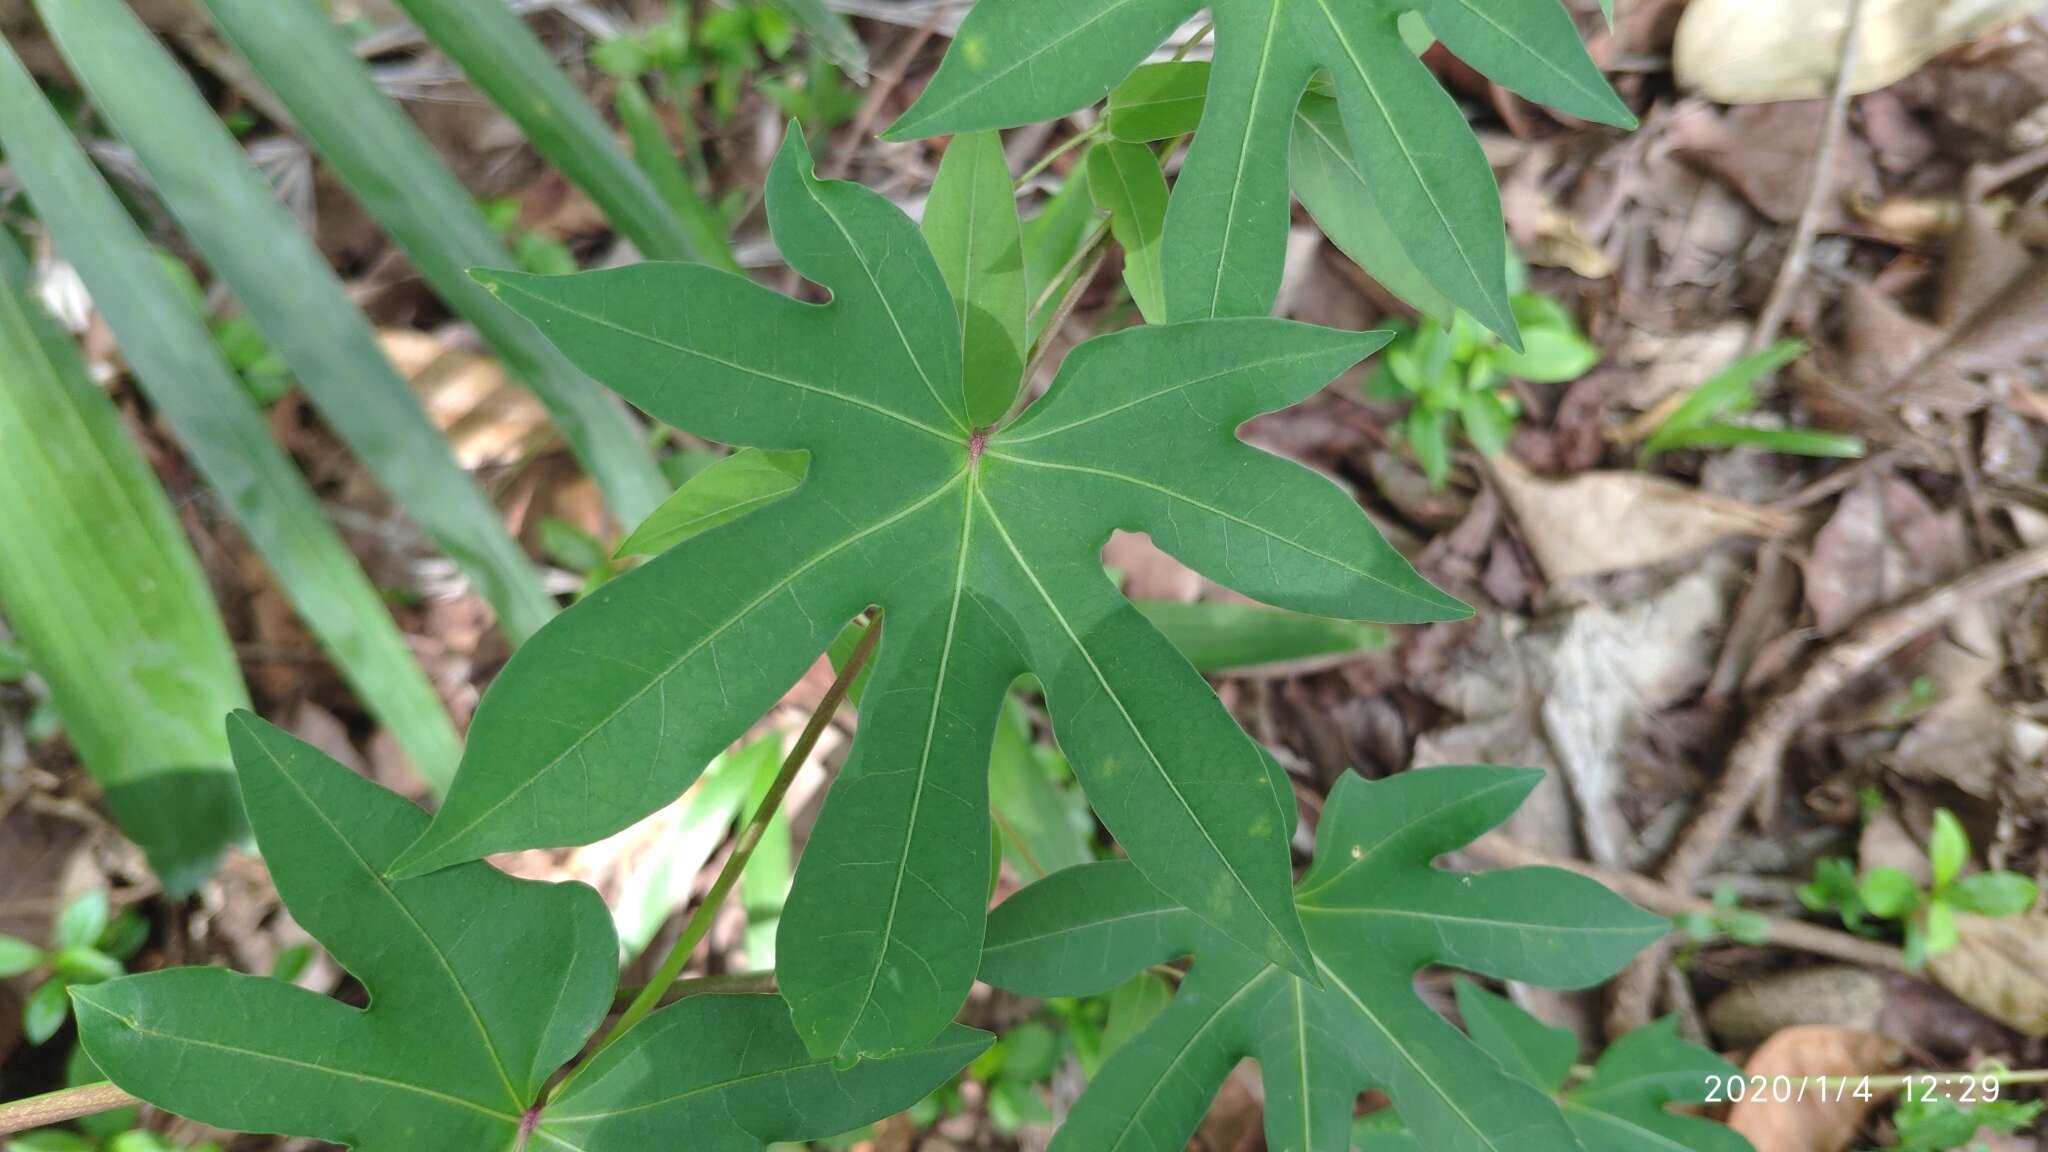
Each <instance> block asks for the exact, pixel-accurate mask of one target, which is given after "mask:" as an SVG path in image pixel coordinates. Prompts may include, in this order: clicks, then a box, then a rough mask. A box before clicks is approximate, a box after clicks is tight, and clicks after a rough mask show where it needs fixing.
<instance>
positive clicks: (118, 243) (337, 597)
mask: <svg viewBox="0 0 2048 1152" xmlns="http://www.w3.org/2000/svg"><path fill="white" fill-rule="evenodd" d="M0 106H4V107H6V108H7V110H8V114H7V115H6V116H4V117H0V147H5V149H6V151H7V160H8V163H9V165H11V166H12V168H13V170H14V175H15V178H16V179H17V180H19V181H20V182H21V185H22V187H24V188H25V189H27V191H28V194H29V198H30V199H31V200H32V201H33V202H34V203H35V206H36V209H37V211H38V213H39V214H40V215H41V217H42V220H43V222H44V224H45V225H47V226H48V228H49V229H50V231H51V233H52V234H53V235H54V236H55V238H56V241H57V245H58V248H59V249H60V250H61V251H62V252H63V254H64V257H65V259H66V260H68V261H70V263H71V264H72V265H73V266H74V267H76V268H77V269H78V272H79V275H80V276H82V277H83V278H84V280H85V284H86V287H87V288H88V289H89V290H90V291H91V292H92V294H93V303H94V304H95V305H96V306H97V307H98V309H99V311H100V313H101V315H103V316H105V317H106V319H107V324H108V326H109V327H110V328H112V329H113V332H114V336H115V338H116V339H117V340H118V341H119V342H120V345H121V351H122V354H123V355H124V356H126V357H127V360H128V363H129V365H130V367H131V368H133V369H134V372H135V375H136V378H137V380H138V382H139V383H140V384H141V385H142V388H143V390H144V391H145V392H146V393H147V394H148V395H149V399H150V402H151V403H152V404H154V405H155V406H156V409H157V412H158V413H159V414H161V415H162V416H163V417H164V419H165V420H166V421H167V422H168V423H169V424H170V426H171V429H172V430H173V431H174V432H175V433H176V434H177V436H178V439H179V441H180V442H181V443H182V444H183V445H184V448H185V451H186V453H187V454H189V455H190V456H191V458H192V462H193V464H194V465H195V466H196V467H197V468H198V469H199V472H200V474H201V475H202V476H204V477H205V478H206V480H207V483H209V484H211V485H212V486H213V488H214V490H215V491H216V492H218V493H219V494H220V497H221V499H222V501H223V502H224V503H225V504H226V506H227V508H228V510H229V511H230V512H231V513H232V514H233V515H234V516H235V518H236V520H238V521H239V522H240V523H241V526H242V530H243V531H244V532H246V533H248V536H249V540H250V542H251V543H253V544H254V545H255V546H256V549H257V551H258V552H260V553H262V555H263V559H264V561H265V563H267V564H268V565H269V566H270V570H271V571H272V572H273V573H274V574H275V575H276V576H277V578H278V583H279V584H281V585H282V586H283V587H284V590H285V593H286V595H288V596H290V597H291V600H292V603H293V604H294V605H295V606H296V607H297V608H298V610H299V614H300V616H301V617H303V618H304V619H305V621H306V623H307V625H308V626H309V627H310V628H311V629H312V632H313V635H314V636H316V637H317V638H318V639H319V641H320V643H321V645H322V646H323V647H325V648H326V650H327V652H328V654H329V655H330V656H331V657H332V658H333V660H334V662H335V664H336V665H337V666H338V667H339V668H340V669H341V673H342V675H343V676H345V677H347V679H348V681H349V683H350V684H351V685H352V686H353V687H354V688H355V690H356V694H357V695H358V696H359V697H360V698H361V699H362V700H363V702H364V703H365V704H366V705H367V706H368V707H369V709H370V711H371V712H373V713H374V714H375V715H376V716H377V717H378V718H379V719H380V720H382V721H383V722H384V724H385V725H386V726H387V727H389V728H390V729H391V731H392V734H393V735H395V736H396V737H397V738H398V741H399V743H400V744H401V745H402V746H403V747H404V748H405V750H406V752H407V753H408V754H409V755H410V756H411V757H412V759H413V763H414V764H415V765H417V766H418V768H419V769H420V771H421V773H422V774H424V775H425V776H426V778H427V779H428V780H429V781H430V782H432V783H433V784H434V785H435V787H437V788H445V787H446V786H447V784H448V782H449V780H451V779H452V778H453V777H454V773H455V761H456V756H457V751H458V744H457V740H456V738H455V729H454V727H453V725H451V724H450V723H449V722H448V717H447V714H446V712H445V711H443V709H442V707H441V702H440V700H439V698H438V697H436V696H435V694H434V689H433V686H432V685H430V684H429V683H427V678H426V676H425V675H424V674H422V673H421V671H420V668H419V665H417V664H416V663H414V662H413V658H412V653H411V651H410V650H409V649H408V648H407V647H406V644H405V638H404V637H403V636H401V635H400V634H399V631H398V628H397V626H396V625H395V624H393V622H392V620H391V616H390V613H389V611H388V610H387V609H386V607H385V605H384V601H383V599H382V598H381V597H380V596H379V595H378V594H377V590H376V588H374V587H373V586H372V585H371V584H370V581H369V579H368V578H367V577H365V576H364V575H363V570H362V569H361V568H360V567H358V566H357V564H356V561H355V558H354V557H353V556H351V555H350V554H349V551H348V549H347V547H346V546H344V545H343V544H342V542H341V538H340V536H338V535H337V534H336V533H335V531H334V529H333V527H332V526H331V525H329V524H328V522H327V519H326V517H325V516H324V515H323V514H322V513H321V511H320V503H319V501H318V500H317V499H316V498H315V497H314V495H313V492H312V489H310V488H308V487H307V486H306V481H305V479H304V478H303V477H301V476H300V475H299V473H298V470H297V469H296V468H294V467H293V466H292V462H291V459H290V457H288V456H286V455H285V452H284V450H283V449H282V448H280V447H279V446H278V445H277V442H276V441H274V440H272V439H271V438H270V430H269V427H268V426H267V425H266V424H265V422H264V419H263V414H262V413H261V412H260V411H258V410H257V408H256V405H255V403H254V402H253V401H251V400H250V399H249V397H248V394H247V393H246V392H244V391H243V389H242V384H241V382H240V381H239V380H237V379H236V378H235V375H234V373H233V372H232V371H230V370H229V368H228V366H227V364H226V363H224V362H223V361H222V359H221V357H220V351H219V349H218V348H217V347H215V345H214V343H213V338H212V337H211V336H210V335H209V334H208V333H207V331H206V329H205V327H204V325H202V324H201V323H200V321H199V318H198V317H196V316H194V315H193V314H192V311H191V309H190V307H189V306H188V305H187V304H186V302H185V300H184V298H183V297H182V296H181V295H180V291H179V287H178V285H177V284H176V283H174V282H173V281H172V280H171V278H170V275H169V273H167V272H166V271H165V270H164V267H163V264H162V263H161V262H160V261H159V260H158V259H157V255H156V253H155V251H154V250H153V249H151V248H150V246H149V242H148V241H147V240H145V239H144V238H143V236H142V233H141V232H140V231H139V230H138V229H137V228H136V227H135V225H134V223H133V222H132V221H130V220H129V218H128V214H127V212H126V211H125V210H124V209H123V208H122V207H121V203H120V201H119V200H117V199H115V197H114V193H113V190H112V189H110V188H108V187H107V185H106V183H105V182H104V181H103V180H101V179H100V177H99V174H98V173H96V172H94V171H93V168H92V164H91V162H90V161H88V160H87V159H86V157H85V153H84V151H83V150H82V149H80V148H79V146H78V143H77V141H75V140H73V139H72V138H71V135H70V132H69V130H68V129H66V128H65V126H64V122H63V121H62V120H60V119H59V118H58V116H57V113H56V111H55V109H53V108H51V107H50V105H49V103H48V102H47V101H45V100H44V98H43V95H42V93H41V92H40V91H39V90H38V89H37V88H36V84H35V81H34V80H32V79H30V77H29V74H28V72H27V70H26V69H24V68H23V67H22V65H21V62H20V61H19V60H18V59H16V58H15V56H14V54H13V53H12V52H11V51H10V50H8V49H7V48H6V46H5V45H0Z"/></svg>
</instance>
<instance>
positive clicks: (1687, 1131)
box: [1458, 980, 1751, 1152]
mask: <svg viewBox="0 0 2048 1152" xmlns="http://www.w3.org/2000/svg"><path fill="white" fill-rule="evenodd" d="M1458 1012H1459V1014H1460V1015H1461V1016H1463V1017H1464V1018H1465V1027H1466V1028H1467V1029H1468V1030H1470V1031H1471V1033H1472V1039H1473V1041H1474V1042H1476V1043H1477V1044H1478V1045H1479V1046H1480V1047H1481V1048H1484V1049H1486V1051H1487V1052H1488V1053H1489V1054H1490V1055H1492V1056H1493V1058H1494V1059H1496V1060H1498V1061H1500V1064H1501V1067H1502V1068H1503V1069H1505V1070H1506V1071H1507V1072H1508V1074H1509V1075H1511V1076H1514V1077H1516V1078H1517V1079H1520V1080H1523V1081H1526V1082H1527V1083H1529V1084H1531V1085H1533V1086H1535V1087H1536V1088H1538V1089H1541V1090H1542V1091H1543V1092H1544V1093H1546V1094H1548V1095H1553V1096H1557V1097H1558V1100H1559V1103H1560V1104H1562V1105H1563V1107H1564V1117H1565V1120H1566V1122H1568V1123H1569V1124H1570V1125H1571V1127H1572V1131H1573V1132H1575V1133H1577V1135H1578V1137H1579V1142H1580V1144H1582V1145H1583V1146H1584V1147H1585V1150H1586V1152H1640V1150H1641V1149H1645V1148H1664V1149H1671V1150H1673V1152H1676V1150H1678V1149H1689V1150H1690V1152H1751V1150H1750V1144H1749V1141H1748V1140H1745V1139H1744V1138H1743V1137H1742V1135H1741V1134H1740V1133H1738V1132H1736V1131H1735V1130H1734V1129H1732V1128H1729V1127H1727V1126H1725V1125H1722V1124H1716V1123H1714V1122H1713V1121H1711V1120H1703V1119H1701V1118H1699V1117H1697V1116H1686V1115H1682V1114H1679V1113H1676V1112H1672V1111H1671V1110H1670V1108H1671V1106H1672V1105H1674V1104H1680V1105H1691V1104H1702V1103H1705V1102H1706V1101H1707V1100H1708V1098H1709V1096H1710V1094H1711V1092H1712V1089H1713V1080H1712V1079H1710V1078H1717V1079H1720V1080H1724V1081H1725V1080H1728V1079H1732V1078H1734V1077H1736V1076H1739V1075H1741V1069H1739V1068H1737V1067H1735V1065H1733V1064H1730V1063H1729V1062H1728V1061H1726V1060H1723V1059H1721V1058H1720V1057H1719V1056H1717V1055H1715V1054H1714V1053H1712V1052H1710V1051H1708V1050H1707V1049H1705V1048H1701V1047H1699V1046H1698V1045H1694V1044H1688V1043H1686V1042H1685V1041H1683V1040H1681V1039H1679V1038H1678V1020H1677V1018H1676V1017H1670V1018H1667V1019H1664V1020H1660V1021H1658V1022H1657V1023H1655V1024H1652V1025H1650V1026H1649V1027H1647V1028H1639V1029H1637V1030H1636V1031H1634V1032H1631V1033H1629V1034H1628V1035H1626V1036H1623V1037H1622V1038H1621V1039H1619V1040H1617V1041H1615V1042H1614V1043H1613V1044H1611V1045H1609V1046H1608V1048H1607V1051H1606V1052H1605V1053H1603V1054H1602V1055H1601V1057H1600V1062H1599V1063H1598V1064H1596V1065H1594V1066H1593V1072H1592V1075H1590V1076H1588V1077H1587V1078H1586V1079H1585V1081H1583V1082H1582V1083H1579V1084H1577V1085H1574V1086H1572V1087H1571V1088H1569V1089H1567V1088H1566V1087H1565V1081H1566V1079H1567V1078H1568V1077H1569V1076H1570V1075H1571V1070H1572V1062H1573V1061H1574V1060H1575V1059H1577V1057H1578V1052H1579V1042H1578V1038H1577V1037H1576V1036H1574V1035H1573V1034H1572V1033H1571V1031H1570V1030H1568V1029H1564V1028H1551V1027H1549V1026H1547V1025H1545V1024H1544V1023H1543V1022H1542V1021H1540V1020H1538V1019H1536V1018H1535V1017H1534V1016H1531V1015H1529V1014H1528V1013H1527V1012H1524V1011H1523V1010H1522V1009H1521V1008H1519V1007H1517V1006H1516V1005H1515V1004H1514V1002H1513V1001H1511V1000H1508V999H1507V998H1505V997H1502V996H1496V995H1494V994H1493V993H1491V992H1488V991H1485V990H1484V989H1482V988H1480V987H1479V986H1477V985H1475V984H1473V983H1471V982H1469V981H1465V980H1460V981H1459V982H1458Z"/></svg>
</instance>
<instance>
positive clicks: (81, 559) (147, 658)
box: [0, 234, 248, 893]
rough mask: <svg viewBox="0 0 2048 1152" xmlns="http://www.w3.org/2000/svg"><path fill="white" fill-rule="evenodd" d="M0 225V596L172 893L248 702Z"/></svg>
mask: <svg viewBox="0 0 2048 1152" xmlns="http://www.w3.org/2000/svg"><path fill="white" fill-rule="evenodd" d="M27 271H28V270H27V266H26V264H25V263H24V262H23V261H22V259H21V254H20V252H18V251H17V250H16V249H15V248H14V244H13V241H11V240H9V239H7V238H6V236H5V235H4V234H0V445H4V447H0V608H4V609H5V610H6V612H7V618H8V620H9V621H10V622H11V623H12V625H13V627H14V630H15V632H16V633H17V634H18V635H19V636H20V637H21V640H22V643H23V644H24V646H26V647H27V649H28V652H29V657H30V660H31V662H32V664H33V666H34V668H35V669H36V671H37V672H38V673H39V674H40V675H41V676H42V678H43V680H44V682H45V683H47V684H48V685H49V686H50V696H51V699H52V701H53V702H54V703H55V704H56V707H57V712H58V715H59V716H61V717H62V718H63V720H64V727H65V731H66V732H67V733H68V734H69V735H70V737H71V743H72V746H73V747H75V748H77V749H78V754H79V757H80V759H82V760H84V761H85V766H86V768H87V769H88V770H89V771H91V773H92V774H93V778H94V779H96V780H98V781H99V783H100V786H101V787H102V788H104V789H106V794H107V802H108V805H109V806H110V807H112V808H113V809H114V812H115V815H116V818H117V819H119V820H120V822H121V826H122V828H123V829H124V830H125V831H126V832H127V833H128V835H129V836H130V838H132V839H134V840H135V841H136V842H137V843H138V844H140V845H142V849H143V851H144V852H146V853H147V854H148V855H149V862H150V867H151V868H153V869H154V870H155V871H156V873H157V875H158V876H159V877H161V878H162V879H163V883H164V886H165V888H167V889H169V890H170V891H172V892H179V893H182V892H187V891H190V890H191V889H192V888H193V887H194V886H195V885H196V884H197V883H198V882H199V880H201V879H202V878H203V877H204V876H205V874H206V873H207V872H209V871H211V870H212V867H213V861H214V858H215V856H216V855H217V854H218V853H219V851H220V850H221V848H223V847H225V846H226V845H227V844H229V843H231V842H233V841H234V840H236V839H238V838H239V837H240V835H241V826H242V821H241V817H240V805H239V803H238V802H237V799H236V794H235V778H234V773H233V772H232V771H231V770H230V767H229V760H228V745H227V735H226V732H225V731H224V730H223V728H222V727H221V720H222V718H223V717H224V716H225V715H226V714H227V713H228V712H230V711H232V710H234V709H236V708H244V707H247V706H248V694H247V692H246V690H245V689H244V688H243V687H242V674H241V670H240V669H239V668H237V667H236V665H235V654H234V650H233V649H232V648H230V647H229V645H228V637H227V630H226V629H225V627H223V625H222V624H221V620H220V613H219V612H218V611H217V610H216V609H215V608H214V604H213V598H212V595H211V593H210V591H209V590H208V588H207V586H206V576H205V574H204V573H202V572H201V571H200V568H199V558H198V557H196V556H194V555H193V554H192V547H191V545H190V544H188V543H187V542H186V540H185V536H184V533H183V532H182V531H180V529H179V527H178V521H177V518H176V517H175V516H174V515H173V513H172V511H171V504H170V501H169V500H167V499H166V498H165V497H164V493H163V489H162V488H160V487H158V485H157V481H156V476H155V475H154V474H152V473H151V472H150V470H149V465H148V464H146V463H144V462H143V459H142V455H141V453H139V452H137V451H136V450H135V446H134V445H133V444H132V443H130V442H129V440H128V438H127V435H126V434H125V433H124V431H123V430H122V427H121V417H120V414H119V413H118V412H116V411H115V410H114V405H113V402H112V401H110V400H108V399H107V396H106V394H105V393H103V392H101V391H100V390H99V389H98V388H96V387H94V386H93V383H92V381H91V379H90V378H89V377H88V376H87V374H86V369H85V364H84V362H83V361H82V360H80V359H79V356H78V350H77V349H76V348H74V347H73V346H72V344H71V341H70V339H69V338H68V337H67V336H66V335H65V334H64V332H63V331H62V330H61V329H59V328H58V327H57V325H56V323H55V322H54V321H52V320H51V319H50V317H49V316H47V315H45V314H44V313H43V312H42V311H41V310H40V308H39V307H38V306H37V305H36V304H35V303H34V302H33V300H32V298H31V297H30V295H29V287H30V286H29V282H28V275H27Z"/></svg>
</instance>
